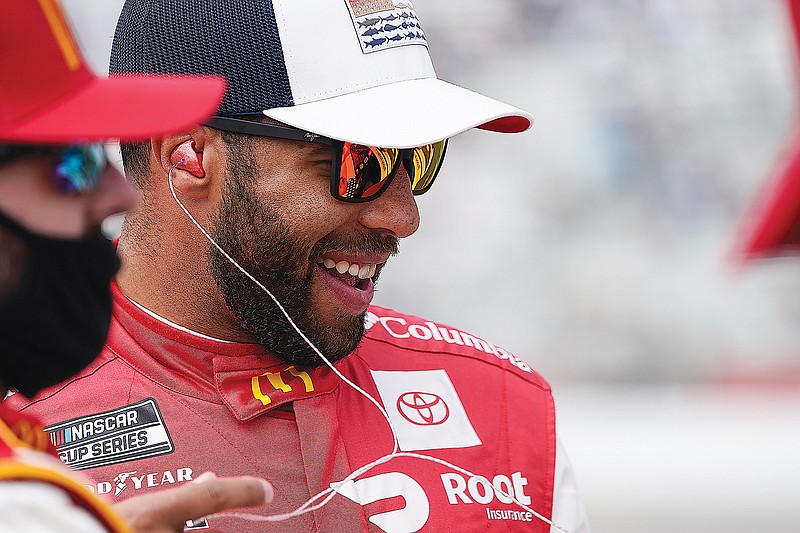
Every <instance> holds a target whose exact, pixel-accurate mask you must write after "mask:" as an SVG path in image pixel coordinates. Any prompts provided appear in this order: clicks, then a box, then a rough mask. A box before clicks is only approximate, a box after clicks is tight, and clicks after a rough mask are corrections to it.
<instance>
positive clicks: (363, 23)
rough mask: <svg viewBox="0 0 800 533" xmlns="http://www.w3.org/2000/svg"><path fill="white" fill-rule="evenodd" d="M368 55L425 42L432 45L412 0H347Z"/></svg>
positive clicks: (359, 38)
mask: <svg viewBox="0 0 800 533" xmlns="http://www.w3.org/2000/svg"><path fill="white" fill-rule="evenodd" d="M345 3H346V4H347V9H348V10H349V11H350V16H351V17H352V19H353V27H354V28H355V30H356V35H357V36H358V41H359V43H360V44H361V51H362V52H364V53H365V54H369V53H371V52H377V51H379V50H386V49H389V48H395V47H397V46H408V45H411V44H421V45H423V46H428V41H427V40H426V39H425V32H424V31H423V30H422V26H420V23H419V19H418V18H417V14H416V12H415V11H414V6H413V5H412V4H411V2H410V0H401V1H395V0H345Z"/></svg>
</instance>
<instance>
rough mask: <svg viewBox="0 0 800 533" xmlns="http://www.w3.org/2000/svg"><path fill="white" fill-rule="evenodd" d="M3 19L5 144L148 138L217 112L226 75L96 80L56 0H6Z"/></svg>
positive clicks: (0, 68)
mask: <svg viewBox="0 0 800 533" xmlns="http://www.w3.org/2000/svg"><path fill="white" fill-rule="evenodd" d="M3 11H4V15H3V16H2V17H0V80H2V81H0V141H14V142H42V143H47V142H53V143H62V142H76V141H99V140H104V139H112V138H118V139H122V140H127V141H135V140H145V139H149V138H150V137H151V136H158V135H162V134H166V133H171V132H175V131H179V130H181V129H184V128H189V127H192V126H193V125H195V124H197V123H199V122H202V121H203V120H204V119H205V118H207V117H208V116H210V115H212V114H213V113H214V112H215V111H216V109H217V106H218V105H219V103H220V101H221V100H222V97H223V95H224V92H225V80H224V79H223V78H220V77H211V76H206V77H199V76H172V75H170V76H152V75H147V76H144V75H115V76H114V77H112V78H97V77H95V75H94V74H93V73H92V72H91V71H90V70H89V69H88V67H87V66H86V64H85V62H84V60H83V57H82V56H81V53H80V50H79V49H78V47H77V45H76V44H75V39H74V38H73V36H72V33H71V31H70V28H69V25H68V24H67V22H66V19H65V17H64V14H63V12H62V10H61V6H60V5H59V4H58V0H4V5H3Z"/></svg>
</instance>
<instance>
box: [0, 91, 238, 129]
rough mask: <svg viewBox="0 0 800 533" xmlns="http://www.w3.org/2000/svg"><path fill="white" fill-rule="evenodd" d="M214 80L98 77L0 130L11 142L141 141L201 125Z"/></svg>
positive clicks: (216, 94)
mask: <svg viewBox="0 0 800 533" xmlns="http://www.w3.org/2000/svg"><path fill="white" fill-rule="evenodd" d="M225 86H226V83H225V80H224V78H221V77H215V76H203V77H199V76H191V77H189V76H141V75H135V76H134V75H115V76H112V77H111V78H97V79H94V80H93V81H91V82H89V83H87V84H85V85H83V86H81V87H80V89H78V90H76V91H73V92H71V93H70V94H67V95H65V96H64V97H63V98H61V99H59V100H57V101H55V102H52V103H51V104H50V105H48V106H47V107H46V108H43V109H42V110H41V111H40V112H39V113H37V114H35V115H29V116H26V117H25V118H24V119H23V120H20V121H18V122H17V123H15V124H13V125H10V126H8V127H4V128H2V129H0V139H3V140H13V141H15V142H37V143H39V142H41V143H65V142H77V141H102V140H107V139H121V140H125V141H138V140H146V139H149V138H150V137H151V136H159V135H164V134H167V133H174V132H177V131H180V130H182V129H185V128H191V127H193V126H194V125H196V124H198V123H201V122H203V121H204V120H205V119H206V118H208V117H209V116H210V115H212V114H214V112H215V111H216V110H217V107H218V106H219V103H220V102H221V101H222V97H223V96H224V93H225Z"/></svg>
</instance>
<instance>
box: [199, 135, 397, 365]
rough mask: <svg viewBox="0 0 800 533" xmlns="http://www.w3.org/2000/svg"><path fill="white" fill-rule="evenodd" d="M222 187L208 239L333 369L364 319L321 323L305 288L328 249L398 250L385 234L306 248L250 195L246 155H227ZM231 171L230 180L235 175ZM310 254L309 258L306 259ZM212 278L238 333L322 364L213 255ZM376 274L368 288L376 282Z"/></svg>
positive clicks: (251, 163) (250, 164) (343, 316)
mask: <svg viewBox="0 0 800 533" xmlns="http://www.w3.org/2000/svg"><path fill="white" fill-rule="evenodd" d="M230 155H231V157H229V160H228V168H227V170H226V184H225V191H224V192H223V196H222V200H221V202H220V208H219V211H218V213H217V216H216V217H215V218H214V220H212V224H213V225H212V228H213V231H212V232H211V233H212V237H213V238H214V240H215V241H216V242H217V244H219V246H220V247H221V248H222V249H223V250H225V251H226V252H227V253H228V254H229V255H230V256H231V257H232V258H233V259H234V260H236V262H237V263H239V265H241V266H242V268H244V269H245V270H246V271H247V272H248V273H249V274H250V275H251V276H253V277H254V278H255V279H257V280H258V281H259V282H260V283H261V284H262V285H263V286H264V287H266V288H267V289H268V290H269V291H270V292H272V294H273V295H274V296H275V298H276V299H277V300H278V301H279V302H280V303H281V305H282V306H283V308H284V309H285V311H286V313H287V314H288V315H289V316H290V317H291V318H292V321H294V323H295V324H296V325H297V327H298V328H299V329H300V331H302V332H303V333H304V334H305V335H306V336H307V337H308V339H309V340H310V341H311V342H312V343H314V345H315V346H316V347H317V348H318V349H319V350H320V351H321V352H322V353H323V354H324V355H325V357H326V358H328V360H330V361H331V362H334V361H338V360H341V359H342V358H344V357H345V356H347V355H348V354H349V353H351V352H352V351H353V350H355V348H356V347H357V346H358V344H359V342H361V338H362V337H363V336H364V315H365V313H361V314H359V315H352V314H349V313H346V312H344V311H342V310H339V311H337V312H336V315H335V316H334V317H333V319H332V320H329V321H325V320H323V319H322V318H321V317H320V316H319V315H318V314H317V313H315V311H314V302H313V298H312V294H311V282H312V279H313V276H314V273H315V269H318V268H320V267H318V266H317V260H318V259H319V257H320V256H321V254H322V253H323V252H325V251H327V250H337V251H343V252H352V253H355V252H367V253H389V254H390V255H395V254H396V253H397V251H398V242H399V241H398V239H397V238H396V237H394V236H391V235H384V234H376V233H362V234H358V235H336V234H334V233H330V234H328V235H326V236H325V237H323V238H322V239H320V240H319V241H317V242H316V243H314V244H313V245H312V246H309V243H306V242H305V241H304V240H303V239H302V236H301V235H298V234H297V232H292V230H291V225H290V224H288V223H287V222H286V221H284V220H283V219H282V218H281V216H280V211H279V209H278V208H275V207H272V206H270V205H266V204H264V203H263V202H261V201H260V200H259V199H258V197H257V195H256V194H255V192H254V183H255V180H256V179H257V163H256V161H255V159H254V158H253V156H252V153H249V152H248V151H246V150H242V149H241V148H240V149H239V150H238V153H237V152H234V151H232V150H231V154H230ZM233 169H235V173H234V170H233ZM309 247H310V252H309ZM208 261H209V265H210V267H211V273H212V275H213V277H214V280H215V281H216V284H217V286H218V287H219V289H220V292H221V293H222V296H223V298H224V300H225V304H226V306H227V307H228V309H229V310H230V311H231V313H232V314H233V315H234V316H235V317H236V319H237V320H238V322H239V324H240V326H242V327H243V328H244V330H245V331H247V332H248V333H250V334H251V335H253V336H254V337H255V338H256V341H257V342H258V343H259V344H261V345H262V346H263V347H264V348H266V349H267V350H268V351H269V352H270V353H271V354H272V355H273V356H274V357H275V358H277V359H279V360H280V361H283V362H285V363H289V364H294V365H297V366H302V367H307V368H313V367H317V366H321V365H323V364H324V362H323V361H322V360H321V359H320V357H319V356H318V355H317V354H316V353H315V352H314V351H313V350H312V349H311V347H310V346H309V345H308V344H307V343H306V342H305V341H304V340H303V339H302V337H301V336H300V335H299V334H298V333H297V331H295V329H294V328H293V327H292V326H291V324H290V323H289V322H288V320H287V319H286V317H285V316H284V314H283V312H281V310H280V309H279V308H278V306H277V305H276V304H275V302H274V301H273V300H272V299H271V298H270V297H269V295H268V294H267V293H266V292H264V291H263V290H262V289H261V288H260V287H259V286H258V285H256V284H255V283H254V282H253V281H252V280H251V279H249V278H248V277H247V276H245V275H244V274H243V273H242V272H241V271H240V270H239V269H238V268H236V266H234V265H233V264H232V263H231V262H230V261H229V260H228V259H227V258H226V257H225V256H223V255H222V254H221V253H220V252H219V250H217V249H216V248H215V247H211V248H210V250H209V253H208ZM377 279H378V275H377V273H376V275H375V277H373V282H375V281H377Z"/></svg>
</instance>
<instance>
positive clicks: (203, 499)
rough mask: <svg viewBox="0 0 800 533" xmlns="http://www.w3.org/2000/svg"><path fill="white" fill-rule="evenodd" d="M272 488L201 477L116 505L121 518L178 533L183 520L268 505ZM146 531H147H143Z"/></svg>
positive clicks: (240, 479)
mask: <svg viewBox="0 0 800 533" xmlns="http://www.w3.org/2000/svg"><path fill="white" fill-rule="evenodd" d="M272 496H273V490H272V486H271V485H270V484H269V483H267V482H266V481H264V480H262V479H258V478H254V477H246V476H243V477H232V478H218V477H216V476H214V475H213V474H211V475H203V476H200V477H199V478H197V479H196V480H195V481H193V482H191V483H187V484H186V485H183V486H182V487H178V488H175V489H169V490H165V491H161V492H157V493H153V494H147V495H144V496H139V497H136V498H131V499H129V500H126V501H124V502H122V503H120V504H118V505H117V508H118V510H120V511H121V513H122V514H123V516H126V517H127V518H129V519H133V521H134V524H132V525H133V526H134V529H136V527H135V526H136V523H146V524H147V525H148V527H153V526H156V527H158V526H162V527H170V528H173V530H176V531H182V529H183V525H184V524H185V523H186V521H187V520H193V519H196V518H200V517H203V516H207V515H210V514H213V513H216V512H218V511H222V510H225V509H234V508H237V507H255V506H258V505H264V504H265V503H269V502H270V501H272ZM143 529H144V530H147V528H143Z"/></svg>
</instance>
